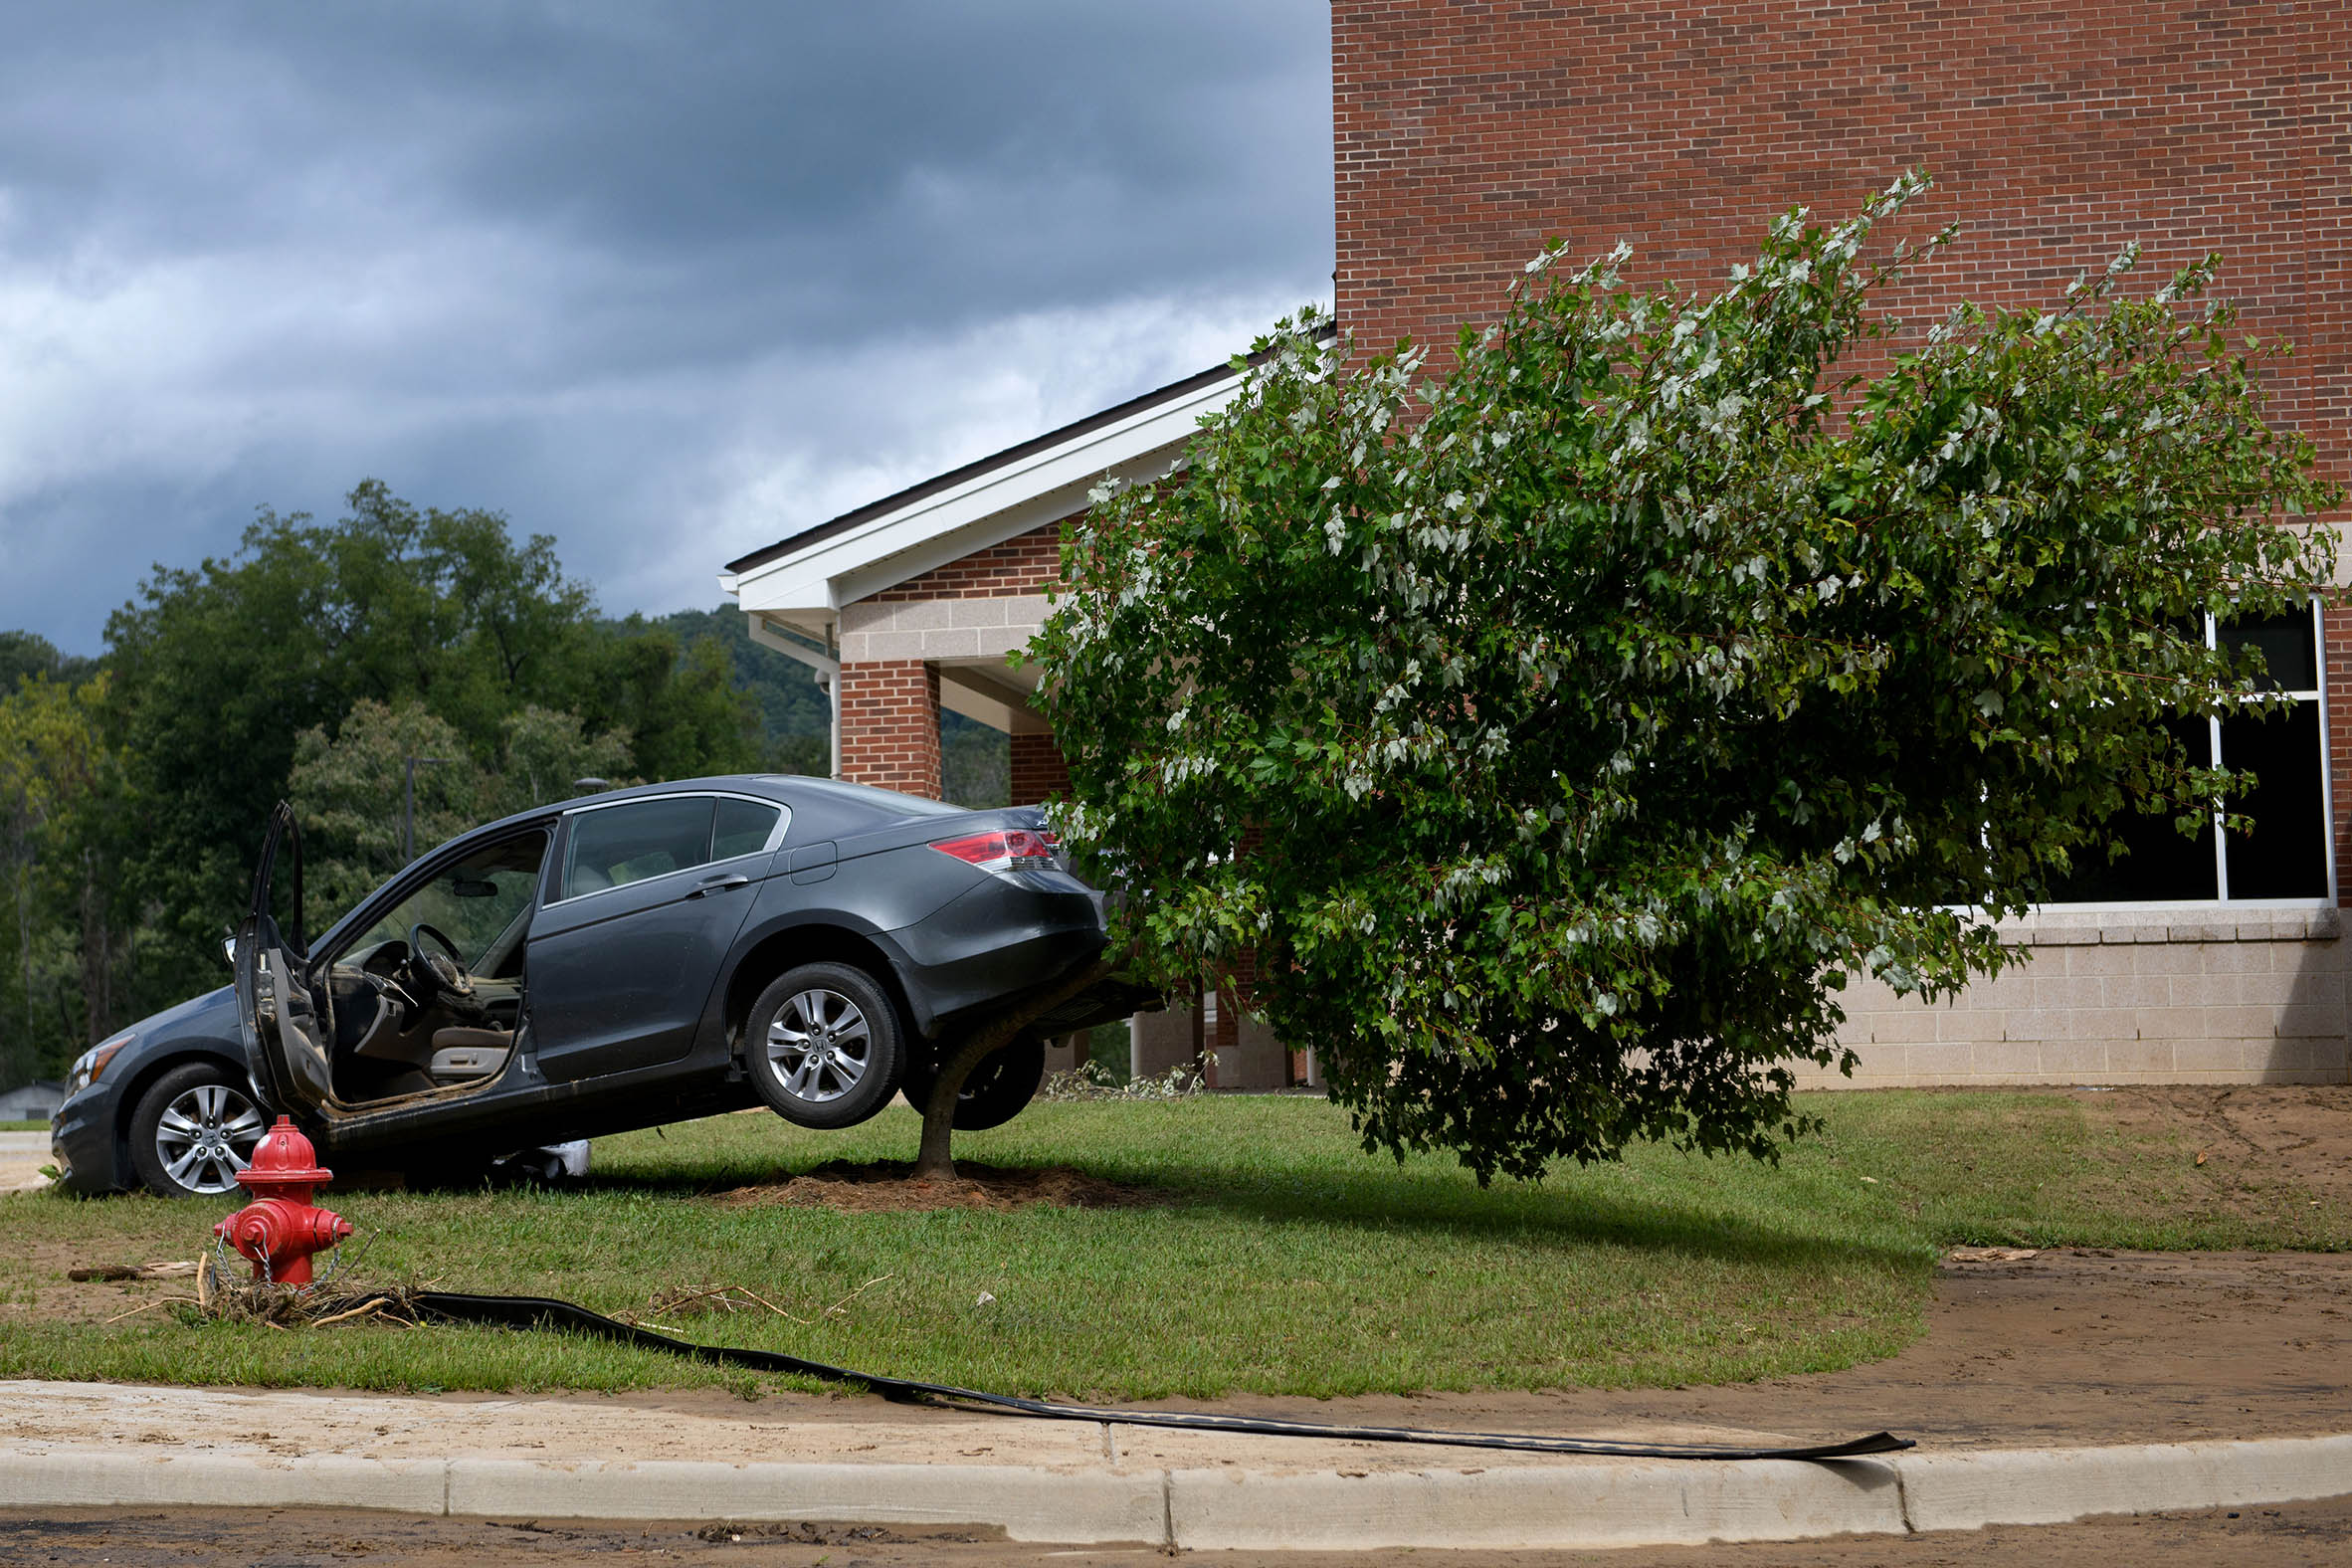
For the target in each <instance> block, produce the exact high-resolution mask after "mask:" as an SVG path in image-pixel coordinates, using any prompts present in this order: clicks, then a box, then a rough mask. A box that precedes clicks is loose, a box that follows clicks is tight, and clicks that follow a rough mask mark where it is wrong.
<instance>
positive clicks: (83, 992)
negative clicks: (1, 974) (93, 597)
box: [0, 674, 127, 1082]
mask: <svg viewBox="0 0 2352 1568" xmlns="http://www.w3.org/2000/svg"><path fill="white" fill-rule="evenodd" d="M105 696H106V683H105V681H104V679H103V678H102V677H100V678H98V679H97V680H94V681H90V682H87V683H85V684H84V685H82V686H66V685H63V684H61V683H58V682H55V681H51V680H50V679H48V677H47V676H46V675H41V674H35V675H32V676H30V677H27V678H24V679H23V681H22V684H21V685H20V686H17V687H16V689H15V690H14V691H13V692H11V693H10V694H9V695H7V696H6V697H0V833H4V835H5V841H4V842H5V851H6V856H7V868H6V869H7V878H8V883H9V891H10V894H11V897H10V901H11V903H12V904H13V909H12V913H13V914H14V916H15V920H14V925H15V930H14V932H13V935H14V937H15V941H14V944H13V945H14V946H15V948H16V955H15V956H16V960H17V962H16V964H15V965H13V966H12V970H13V972H12V974H11V975H10V979H11V980H12V981H14V982H16V983H17V985H18V987H19V994H18V996H17V998H16V1000H17V1004H18V1005H17V1008H16V1009H15V1010H14V1012H13V1013H12V1015H11V1017H10V1018H9V1020H8V1027H6V1028H5V1029H4V1030H0V1039H4V1040H5V1041H6V1045H5V1049H0V1082H9V1081H22V1080H23V1079H24V1078H29V1077H32V1076H34V1075H35V1074H36V1073H47V1072H54V1071H56V1070H58V1069H61V1068H62V1067H63V1066H64V1062H65V1059H66V1058H67V1057H69V1056H71V1055H72V1054H73V1050H74V1049H76V1042H77V1040H78V1038H79V1039H81V1040H85V1041H86V1040H90V1039H97V1038H98V1037H100V1036H102V1035H104V1034H106V1033H108V1032H109V1031H110V1030H111V1029H112V1027H113V1020H114V1016H115V1003H116V998H117V993H118V979H119V976H118V968H119V965H120V960H121V958H122V956H123V954H122V951H121V949H122V948H123V946H124V945H125V942H124V939H123V935H122V932H123V927H124V925H125V924H126V923H127V922H126V921H125V919H124V916H123V907H124V902H125V900H124V899H123V897H122V888H121V885H120V879H119V878H118V877H117V876H116V868H115V866H114V864H113V860H112V855H111V846H112V842H113V840H114V839H115V837H116V836H117V833H118V831H119V824H118V823H117V821H116V816H117V813H118V811H119V802H120V791H121V770H120V765H119V763H120V759H119V757H118V756H117V755H116V753H115V752H114V750H113V749H112V748H111V747H110V746H109V745H108V744H107V742H106V739H105V736H104V734H103V731H102V729H101V726H100V724H99V721H98V717H99V711H100V709H101V707H102V705H103V703H104V701H105ZM68 991H71V992H73V993H74V994H75V998H76V1000H77V1002H78V1003H79V1006H78V1007H76V1008H75V1009H74V1010H73V1011H74V1012H75V1013H78V1014H79V1015H80V1016H79V1020H77V1019H75V1018H74V1017H72V1016H69V1015H68V1014H66V1013H65V1011H64V1005H65V1004H64V997H65V993H66V992H68ZM53 1006H54V1007H55V1008H56V1009H57V1011H56V1012H53V1011H52V1009H53ZM19 1019H21V1021H22V1027H21V1030H20V1029H19V1028H18V1027H16V1026H17V1022H18V1020H19ZM11 1037H13V1038H11Z"/></svg>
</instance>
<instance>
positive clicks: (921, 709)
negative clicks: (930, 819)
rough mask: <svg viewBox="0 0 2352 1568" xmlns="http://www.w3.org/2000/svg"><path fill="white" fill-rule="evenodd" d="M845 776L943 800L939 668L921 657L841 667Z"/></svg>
mask: <svg viewBox="0 0 2352 1568" xmlns="http://www.w3.org/2000/svg"><path fill="white" fill-rule="evenodd" d="M841 776H842V777H843V778H845V779H848V780H850V781H851V782H852V783H855V784H872V785H875V786H877V787H879V788H882V789H894V790H900V791H903V792H904V793H906V794H909V795H923V796H928V797H929V798H930V799H932V800H937V799H939V798H940V784H939V672H938V670H937V668H936V667H934V666H931V665H928V664H925V663H924V662H923V661H922V660H919V659H892V660H882V661H876V662H873V663H868V664H855V665H853V664H845V665H843V666H842V667H841Z"/></svg>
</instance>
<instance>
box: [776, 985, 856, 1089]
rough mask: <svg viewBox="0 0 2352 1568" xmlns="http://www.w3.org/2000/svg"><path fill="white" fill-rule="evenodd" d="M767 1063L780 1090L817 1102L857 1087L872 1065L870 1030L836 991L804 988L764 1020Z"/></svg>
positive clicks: (851, 1002) (852, 1007) (848, 1001)
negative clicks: (773, 1018) (780, 1083)
mask: <svg viewBox="0 0 2352 1568" xmlns="http://www.w3.org/2000/svg"><path fill="white" fill-rule="evenodd" d="M767 1047H768V1064H769V1067H770V1069H771V1070H772V1071H773V1072H774V1073H775V1074H776V1076H777V1077H778V1078H782V1079H783V1080H784V1087H785V1089H786V1090H787V1091H788V1092H790V1093H792V1094H794V1095H797V1096H798V1097H799V1098H802V1099H805V1100H808V1101H809V1102H810V1103H812V1104H818V1105H822V1104H824V1103H826V1102H827V1101H829V1100H836V1099H839V1098H841V1097H842V1096H843V1095H844V1094H847V1093H849V1092H851V1091H852V1090H854V1089H856V1088H857V1086H858V1084H859V1082H860V1081H861V1080H862V1079H863V1078H865V1077H866V1070H867V1069H868V1068H869V1067H871V1066H872V1065H873V1054H874V1031H873V1030H872V1029H871V1028H869V1027H868V1025H867V1023H866V1015H865V1013H863V1012H861V1011H860V1010H859V1007H858V1004H857V1003H855V1002H853V1001H851V1000H850V999H849V998H848V997H846V996H844V995H842V994H841V993H840V992H839V991H828V990H824V989H821V988H820V989H814V990H808V991H803V992H801V993H800V994H799V995H797V996H795V997H792V998H791V999H790V1000H788V1001H787V1002H785V1004H784V1006H783V1008H782V1009H781V1010H780V1011H779V1012H778V1013H777V1014H776V1021H775V1022H774V1023H772V1024H770V1025H768V1042H767Z"/></svg>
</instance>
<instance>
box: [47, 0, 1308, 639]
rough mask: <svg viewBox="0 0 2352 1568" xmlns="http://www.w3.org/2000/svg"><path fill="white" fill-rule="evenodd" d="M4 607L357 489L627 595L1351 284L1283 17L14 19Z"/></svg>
mask: <svg viewBox="0 0 2352 1568" xmlns="http://www.w3.org/2000/svg"><path fill="white" fill-rule="evenodd" d="M0 24H4V26H5V46H6V47H5V48H0V626H26V627H30V628H32V629H33V630H36V631H39V632H41V633H43V634H44V635H46V636H48V637H50V638H51V639H52V640H54V641H56V642H57V643H59V644H60V645H61V646H62V647H64V648H66V649H68V650H69V651H73V652H83V653H90V652H96V651H97V648H98V640H99V632H100V628H101V627H102V624H103V620H104V616H105V614H106V612H107V610H109V609H110V608H112V607H113V606H114V605H117V604H119V603H121V602H122V601H123V600H124V599H125V598H127V597H128V596H129V595H130V594H131V592H132V591H133V589H134V588H135V586H136V584H137V581H138V579H139V577H141V576H142V575H143V574H144V573H145V571H146V569H147V567H148V565H149V563H150V562H154V561H162V562H165V563H168V564H173V565H187V564H192V563H194V562H195V561H196V560H197V559H199V558H201V557H203V556H205V555H207V554H214V555H217V554H223V553H226V552H228V551H229V550H231V549H233V548H234V547H235V544H236V540H237V536H238V533H239V532H240V530H241V529H242V527H243V526H244V524H245V523H246V521H247V520H249V519H250V517H251V515H252V513H253V509H254V508H255V507H256V506H258V505H264V504H266V505H270V506H274V507H277V508H279V509H281V510H295V509H308V510H312V511H316V512H319V513H322V514H327V515H332V514H335V513H336V511H337V510H338V508H339V506H340V497H341V494H342V492H343V491H344V490H347V489H348V488H349V487H350V486H351V484H353V483H354V482H355V481H357V480H358V479H360V478H362V477H363V476H374V477H379V478H382V479H383V480H385V481H386V482H387V483H389V484H390V485H391V486H392V488H393V490H395V491H396V492H398V493H400V494H403V495H405V496H407V497H409V498H411V499H413V500H416V501H418V502H420V503H425V504H433V505H442V506H469V505H480V506H490V507H494V508H496V509H499V510H502V511H504V512H506V513H507V514H508V516H509V517H510V518H511V520H512V522H513V524H514V525H515V527H516V528H517V529H518V530H523V531H535V532H547V533H552V534H554V535H555V536H556V538H557V540H558V544H559V548H560V550H561V553H562V555H563V558H564V560H565V563H566V565H567V566H568V567H569V568H570V569H571V570H572V571H573V572H574V573H576V574H577V575H579V576H581V577H583V578H584V579H586V580H587V581H589V582H591V583H593V584H594V585H595V587H596V588H597V591H598V595H599V598H600V600H601V602H602V603H603V604H604V605H605V607H606V608H607V609H608V610H612V611H616V612H619V611H626V610H633V609H643V610H649V611H662V610H668V609H673V608H677V607H680V606H683V605H689V604H691V605H706V604H709V603H712V602H714V601H715V599H716V597H717V591H716V588H715V586H714V584H713V581H712V574H713V573H714V572H715V571H716V570H717V568H718V566H719V565H720V564H721V563H722V562H723V561H725V560H726V559H728V558H730V557H731V556H734V555H737V554H741V553H743V552H745V551H747V550H750V549H753V548H756V547H757V546H759V545H762V544H765V543H768V542H770V541H771V540H773V539H775V538H777V537H779V536H781V535H782V534H784V533H786V532H789V531H791V530H792V529H794V528H796V527H798V526H800V525H802V524H804V523H807V522H811V521H815V520H818V519H820V518H823V517H826V516H829V515H832V514H833V513H835V512H837V511H840V510H843V509H846V508H847V507H850V506H854V505H857V504H859V503H861V502H863V501H865V500H868V499H872V498H874V497H875V496H877V495H880V494H882V493H884V492H886V491H888V490H892V489H895V488H897V487H898V486H901V485H904V484H908V483H911V482H913V481H916V480H919V479H921V478H923V477H925V476H927V475H929V474H932V473H935V472H937V471H939V470H940V469H943V468H946V467H949V466H952V465H953V464H956V463H959V462H962V461H965V460H967V459H969V458H972V457H976V456H979V455H981V454H983V453H986V452H989V451H992V450H994V449H996V448H998V447H1000V446H1003V445H1006V444H1008V443H1011V442H1014V441H1018V440H1021V439H1023V438H1025V437H1027V436H1029V435H1032V434H1035V433H1037V432H1038V431H1040V430H1042V429H1045V428H1048V427H1050V426H1052V425H1054V424H1057V423H1061V422H1063V421H1066V420H1070V419H1074V418H1077V417H1079V416H1081V415H1083V414H1085V413H1088V412H1090V411H1091V410H1093V409H1095V408H1098V407H1101V406H1103V405H1105V404H1108V403H1111V402H1114V401H1117V400H1118V399H1120V398H1123V397H1127V396H1130V395H1132V394H1134V393H1136V392H1139V391H1142V390H1144V389H1146V388H1149V387H1151V386H1155V385H1158V384H1161V383H1163V382H1166V381H1169V380H1173V379H1175V378H1177V377H1178V376H1181V375H1184V374H1187V373H1189V372H1191V371H1193V370H1196V369H1199V368H1201V367H1203V366H1205V365H1208V364H1212V363H1215V362H1216V361H1217V360H1219V359H1222V358H1223V357H1225V356H1226V355H1227V354H1229V353H1231V352H1233V351H1234V350H1236V349H1238V348H1241V347H1244V346H1246V345H1247V342H1248V340H1249V338H1250V336H1251V335H1252V334H1253V333H1254V332H1257V331H1261V330H1263V329H1264V328H1265V327H1266V326H1267V325H1269V324H1271V322H1272V321H1273V319H1274V316H1276V315H1277V314H1280V313H1282V312H1284V311H1286V310H1288V309H1290V308H1292V307H1294V306H1296V305H1299V304H1302V303H1306V302H1308V301H1327V300H1328V298H1329V294H1330V283H1329V273H1330V268H1331V253H1332V244H1331V192H1330V177H1331V176H1330V166H1331V159H1330V81H1329V49H1328V35H1327V26H1328V23H1327V18H1326V15H1325V12H1324V8H1323V7H1321V6H1319V5H1316V4H1313V3H1311V0H1285V3H1280V4H1274V5H1268V4H1263V3H1260V4H1222V3H1202V0H1192V3H1185V4H1175V3H1166V4H1126V3H1121V4H1112V5H1104V4H1100V3H1094V4H1084V3H1075V0H1074V3H1069V4H1042V3H1029V4H1019V3H1005V0H997V3H990V4H986V5H981V4H969V5H963V4H947V3H915V0H883V3H868V4H861V5H856V6H817V5H807V6H800V5H774V6H770V5H752V4H691V3H688V4H677V3H665V4H660V5H656V4H651V3H646V4H638V5H587V4H565V5H552V4H548V5H529V4H484V3H471V4H464V5H456V4H451V5H438V4H416V3H409V4H400V5H391V4H382V3H377V4H347V5H337V6H332V7H323V6H307V7H305V6H294V5H271V6H264V5H245V6H237V5H212V6H205V7H201V8H198V7H183V6H176V5H161V4H155V5H109V6H104V7H93V6H74V7H55V6H47V5H36V4H30V3H25V4H11V5H7V6H4V7H0Z"/></svg>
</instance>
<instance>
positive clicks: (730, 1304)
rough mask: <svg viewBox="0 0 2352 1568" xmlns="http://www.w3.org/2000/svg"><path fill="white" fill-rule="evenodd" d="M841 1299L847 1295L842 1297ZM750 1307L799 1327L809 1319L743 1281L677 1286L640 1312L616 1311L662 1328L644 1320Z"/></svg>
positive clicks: (642, 1325) (626, 1318)
mask: <svg viewBox="0 0 2352 1568" xmlns="http://www.w3.org/2000/svg"><path fill="white" fill-rule="evenodd" d="M843 1299H845V1300H846V1299H848V1298H847V1297H846V1296H845V1297H844V1298H843ZM750 1306H758V1307H764V1308H765V1309H766V1310H768V1311H770V1312H773V1313H775V1314H776V1315H777V1316H778V1317H781V1318H783V1319H784V1320H785V1321H787V1322H793V1323H798V1324H800V1325H801V1326H802V1327H803V1328H806V1327H809V1326H810V1325H811V1320H810V1319H808V1318H805V1317H800V1316H796V1315H795V1314H793V1313H791V1312H787V1311H785V1310H784V1308H782V1307H780V1306H778V1305H777V1304H776V1303H775V1302H773V1301H771V1300H769V1299H768V1298H767V1297H766V1296H764V1295H761V1294H760V1293H759V1292H758V1291H757V1290H754V1289H752V1288H751V1287H750V1286H749V1285H743V1284H702V1285H680V1286H677V1287H675V1288H673V1289H668V1290H662V1291H657V1292H656V1293H655V1294H654V1295H653V1296H652V1297H651V1298H650V1299H649V1300H648V1301H647V1302H646V1304H645V1311H644V1312H642V1313H637V1312H624V1313H622V1314H620V1320H621V1321H623V1322H627V1323H634V1324H635V1325H637V1326H638V1327H640V1328H662V1327H663V1326H664V1325H662V1324H660V1323H655V1322H650V1321H648V1320H647V1319H648V1316H649V1314H650V1315H659V1316H663V1317H678V1316H687V1317H692V1316H699V1315H701V1314H704V1313H708V1312H714V1311H721V1312H739V1311H742V1310H743V1309H744V1308H746V1307H750ZM671 1331H673V1332H674V1331H675V1330H671Z"/></svg>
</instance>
